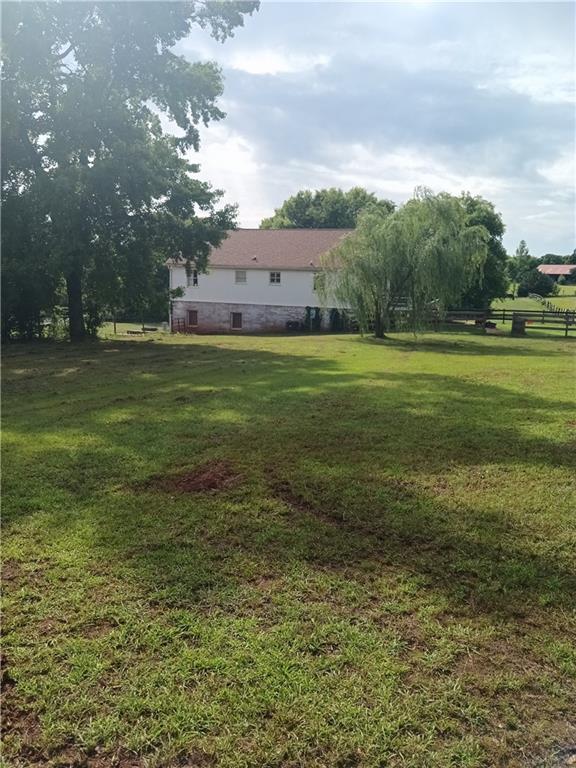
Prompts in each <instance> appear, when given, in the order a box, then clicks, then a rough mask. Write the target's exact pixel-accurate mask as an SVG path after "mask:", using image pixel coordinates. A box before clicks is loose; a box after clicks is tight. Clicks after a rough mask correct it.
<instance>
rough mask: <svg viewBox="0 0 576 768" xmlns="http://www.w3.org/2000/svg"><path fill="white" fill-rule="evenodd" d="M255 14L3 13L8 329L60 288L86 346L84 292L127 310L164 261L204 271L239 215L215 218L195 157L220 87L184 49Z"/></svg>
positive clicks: (214, 6)
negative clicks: (195, 34) (182, 43)
mask: <svg viewBox="0 0 576 768" xmlns="http://www.w3.org/2000/svg"><path fill="white" fill-rule="evenodd" d="M257 6H258V3H257V2H252V1H248V2H199V1H198V0H193V1H192V2H169V3H158V2H132V3H125V2H101V3H94V2H77V3H56V2H41V3H38V2H35V3H28V2H20V3H14V2H8V3H4V4H3V8H2V68H3V69H2V97H3V104H2V201H3V206H4V231H3V260H4V283H5V286H6V291H5V296H4V298H5V301H7V307H6V306H5V308H4V320H5V322H7V323H8V329H10V327H11V324H13V323H14V314H15V313H16V315H17V314H18V307H20V310H21V311H22V310H23V307H24V306H25V303H26V297H25V296H24V291H25V290H26V289H27V288H28V293H29V294H30V296H31V297H32V298H34V299H35V300H36V301H37V304H38V305H39V306H46V305H49V304H50V300H51V297H53V296H54V284H55V283H57V281H58V279H59V278H60V279H62V278H63V279H64V280H65V285H66V293H67V301H68V309H69V328H70V335H71V337H72V338H73V339H81V338H82V337H83V336H84V335H85V333H86V324H85V323H86V297H87V292H91V294H90V295H91V296H92V299H93V300H94V301H95V302H96V303H109V304H110V303H114V302H117V301H119V300H120V299H121V295H122V294H123V293H126V292H128V293H130V291H132V290H141V286H142V280H143V276H144V277H145V276H150V279H152V278H153V273H154V266H155V264H157V262H158V259H159V258H165V257H166V256H174V255H175V254H181V256H182V258H183V259H185V260H186V261H187V262H189V263H192V262H193V263H194V264H195V265H197V266H198V267H199V268H202V267H203V266H204V265H205V263H206V260H207V257H208V254H209V251H210V248H211V247H212V246H215V245H218V244H219V243H220V242H221V240H222V238H223V237H224V236H225V231H226V229H228V228H230V227H231V226H233V225H234V221H235V209H234V208H233V207H230V206H223V207H218V200H219V197H220V196H221V193H219V192H218V191H215V190H213V189H212V188H211V187H210V185H209V184H207V183H205V182H201V181H199V180H198V179H197V178H195V177H194V172H196V171H197V170H198V168H197V166H194V165H192V164H190V162H189V161H188V160H187V158H186V154H187V152H189V150H190V149H197V148H198V143H199V134H198V127H199V125H201V124H204V125H206V124H207V123H209V122H210V121H211V120H219V119H220V118H222V117H223V113H222V112H221V111H220V109H219V108H218V106H217V99H218V97H219V96H220V94H221V92H222V78H221V74H220V70H219V68H218V66H217V65H216V64H214V63H213V62H206V63H191V62H189V61H187V60H186V59H185V58H184V57H182V56H179V55H177V54H176V53H175V52H174V46H175V44H176V43H177V42H178V41H179V40H181V39H182V38H184V37H185V36H186V35H187V34H188V33H189V32H190V30H191V28H192V27H193V25H200V26H202V27H206V28H207V29H208V30H209V31H210V33H211V34H212V35H213V36H214V37H216V38H217V39H218V40H221V41H223V40H225V39H226V38H227V37H228V36H229V35H231V34H233V31H234V29H235V28H236V27H238V26H241V25H242V24H243V21H244V16H245V14H247V13H252V12H253V11H254V10H255V9H256V8H257ZM167 125H170V128H171V130H170V132H169V133H167V131H166V126H167ZM32 284H34V286H35V289H34V290H31V289H30V286H31V285H32ZM32 294H33V296H32ZM23 303H24V304H23Z"/></svg>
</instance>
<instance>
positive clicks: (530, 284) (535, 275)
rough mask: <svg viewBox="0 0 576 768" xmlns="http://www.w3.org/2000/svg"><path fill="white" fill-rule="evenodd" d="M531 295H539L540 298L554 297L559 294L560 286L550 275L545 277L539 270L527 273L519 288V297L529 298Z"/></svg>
mask: <svg viewBox="0 0 576 768" xmlns="http://www.w3.org/2000/svg"><path fill="white" fill-rule="evenodd" d="M529 293H537V294H539V295H540V296H554V295H555V294H557V293H558V286H557V285H556V283H555V282H554V280H552V278H551V277H548V275H543V274H542V273H541V272H538V270H537V269H531V270H530V271H529V272H527V273H526V274H525V275H524V277H523V279H522V282H521V283H520V285H519V286H518V296H528V294H529Z"/></svg>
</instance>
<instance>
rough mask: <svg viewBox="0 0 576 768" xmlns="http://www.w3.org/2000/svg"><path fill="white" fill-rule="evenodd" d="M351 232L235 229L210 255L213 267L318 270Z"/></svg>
mask: <svg viewBox="0 0 576 768" xmlns="http://www.w3.org/2000/svg"><path fill="white" fill-rule="evenodd" d="M350 232H352V230H351V229H236V230H233V231H232V232H230V233H229V235H228V237H227V238H226V240H224V242H223V243H222V245H220V247H219V248H215V249H214V250H213V251H212V253H211V254H210V259H209V263H210V266H212V267H240V268H250V267H252V268H258V267H260V268H262V269H310V270H313V269H317V268H318V267H319V266H320V259H321V257H322V256H323V255H324V254H325V253H327V252H328V251H329V250H331V249H332V248H334V246H335V245H337V244H338V243H339V242H340V241H341V240H342V238H344V237H346V235H347V234H349V233H350Z"/></svg>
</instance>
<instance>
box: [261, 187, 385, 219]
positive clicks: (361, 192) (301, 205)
mask: <svg viewBox="0 0 576 768" xmlns="http://www.w3.org/2000/svg"><path fill="white" fill-rule="evenodd" d="M367 208H378V209H380V210H381V211H383V212H384V213H390V212H391V211H393V210H394V203H392V202H391V201H390V200H379V199H378V198H377V197H376V195H374V194H372V193H371V192H367V191H366V190H365V189H363V188H362V187H353V188H352V189H350V190H348V192H344V191H343V190H341V189H336V188H334V187H332V188H330V189H319V190H317V191H316V192H311V191H310V190H303V191H301V192H298V193H297V194H296V195H293V196H292V197H289V198H288V199H287V200H285V201H284V203H283V204H282V205H281V206H280V208H277V209H276V210H275V211H274V215H273V216H271V217H270V218H268V219H263V220H262V222H261V223H260V228H261V229H294V228H303V229H310V228H313V227H319V228H322V229H327V228H332V229H348V228H350V229H352V228H354V227H355V226H356V222H357V220H358V216H359V215H360V213H362V212H363V211H365V210H366V209H367Z"/></svg>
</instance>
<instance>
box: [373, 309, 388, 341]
mask: <svg viewBox="0 0 576 768" xmlns="http://www.w3.org/2000/svg"><path fill="white" fill-rule="evenodd" d="M385 331H386V324H385V323H384V318H383V317H382V314H381V313H380V312H376V315H375V317H374V336H376V338H377V339H385V338H386V335H385Z"/></svg>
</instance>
